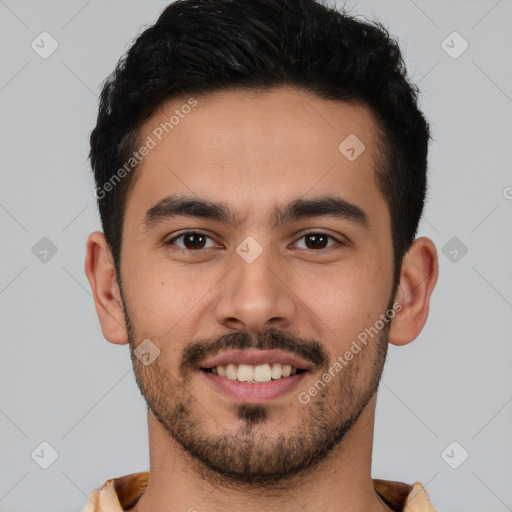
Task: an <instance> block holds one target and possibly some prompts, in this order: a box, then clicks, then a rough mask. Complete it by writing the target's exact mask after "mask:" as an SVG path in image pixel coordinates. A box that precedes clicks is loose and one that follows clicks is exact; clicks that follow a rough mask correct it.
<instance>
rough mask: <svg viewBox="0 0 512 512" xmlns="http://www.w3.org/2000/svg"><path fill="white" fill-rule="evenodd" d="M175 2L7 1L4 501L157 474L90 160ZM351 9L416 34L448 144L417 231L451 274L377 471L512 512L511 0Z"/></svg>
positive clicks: (0, 15) (1, 84)
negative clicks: (119, 316) (105, 313)
mask: <svg viewBox="0 0 512 512" xmlns="http://www.w3.org/2000/svg"><path fill="white" fill-rule="evenodd" d="M166 3H167V2H164V1H155V0H153V1H146V0H145V1H142V0H139V1H126V0H124V1H108V2H105V1H103V2H100V1H99V0H90V1H89V2H87V1H83V0H77V1H67V2H63V1H62V2H57V1H53V2H51V1H47V0H45V1H30V2H29V1H22V0H19V1H15V0H5V1H3V0H0V34H1V35H0V37H1V44H0V52H1V56H0V58H1V63H2V65H1V69H0V120H1V124H0V130H1V132H0V144H1V146H0V159H1V172H2V186H1V187H0V224H1V233H2V253H1V267H0V315H1V340H2V344H1V351H2V353H1V357H0V365H1V366H0V379H1V390H2V391H1V401H0V439H1V447H0V460H1V472H0V510H1V511H12V512H21V511H24V512H30V511H38V512H39V511H41V510H50V509H51V510H53V511H55V512H59V511H71V510H75V511H79V510H82V509H83V508H84V506H85V505H86V503H87V497H88V496H89V493H90V492H91V490H92V489H93V488H94V487H97V486H99V485H101V484H102V483H103V482H104V481H105V480H106V479H108V478H111V477H115V476H120V475H125V474H128V473H131V472H137V471H144V470H147V469H148V468H149V458H148V442H147V424H146V409H145V403H144V401H143V398H142V397H141V396H140V393H139V391H138V389H137V387H136V384H135V381H134V378H133V374H132V369H131V362H130V357H129V348H128V346H127V345H124V346H117V345H113V344H110V343H108V342H107V341H106V340H104V338H103V336H102V334H101V331H100V328H99V324H98V319H97V316H96V311H95V308H94V304H93V300H92V296H91V293H90V288H89V284H88V282H87V279H86V276H85V273H84V269H83V266H84V255H85V243H86V239H87V236H88V234H89V233H90V232H91V231H94V230H96V229H100V223H99V216H98V214H97V212H96V207H95V200H94V197H93V195H92V190H93V186H94V184H93V179H92V175H91V174H90V168H89V165H88V162H87V152H88V136H89V133H90V130H91V129H92V128H93V126H94V122H95V117H96V112H97V94H98V92H99V84H100V83H101V82H102V80H103V79H104V78H105V77H106V76H107V75H108V74H109V73H110V72H111V71H112V70H113V68H114V66H115V64H116V62H117V60H118V58H119V57H120V56H121V55H122V54H123V53H124V51H125V50H126V49H127V48H128V47H129V45H130V43H131V41H132V39H133V38H134V37H135V36H136V35H137V34H138V33H139V32H140V30H141V29H142V27H143V26H144V25H146V26H147V25H149V24H152V23H153V22H154V21H155V20H156V18H157V16H158V14H159V12H160V11H161V10H162V9H163V8H164V7H165V5H166ZM340 5H341V4H340ZM346 5H347V7H349V8H350V11H351V13H352V14H357V15H363V16H365V17H368V18H370V19H371V18H372V17H373V15H375V16H376V17H377V19H379V20H380V21H382V22H383V23H384V25H385V26H387V27H388V28H389V30H390V31H391V32H392V33H393V34H395V35H397V36H398V37H399V39H400V41H401V46H402V49H403V51H404V53H405V58H406V62H407V65H408V70H409V73H410V75H411V77H412V79H413V80H414V81H416V82H418V83H419V86H420V88H421V90H422V100H421V101H422V102H421V106H422V108H423V110H424V112H425V114H426V116H427V118H428V119H429V121H430V123H431V128H432V133H433V137H434V139H435V141H434V143H433V144H432V145H431V152H430V172H431V175H430V191H429V202H428V205H427V208H426V211H425V217H424V219H423V221H422V223H421V226H420V231H419V234H418V235H425V236H428V237H430V238H432V239H433V240H434V242H435V243H436V245H437V247H438V251H439V259H440V277H439V281H438V284H437V287H436V289H435V291H434V294H433V297H432V303H431V310H430V316H429V319H428V322H427V325H426V326H425V328H424V330H423V332H422V333H421V335H420V336H419V337H418V339H417V340H416V341H415V342H413V343H411V344H410V345H408V346H405V347H402V348H399V347H394V346H391V347H390V353H389V360H388V363H387V367H386V369H385V372H384V376H383V380H382V384H381V388H380V393H379V400H378V406H377V417H376V433H375V445H374V456H373V467H372V475H373V477H374V478H385V479H392V480H402V481H406V482H410V483H412V482H414V481H416V480H418V481H420V482H422V483H423V484H424V485H425V486H426V488H427V491H428V493H429V495H430V498H431V500H432V502H433V504H434V506H435V507H436V508H437V509H438V510H440V511H444V512H447V511H453V512H455V511H465V512H473V511H486V512H502V511H506V510H512V485H510V484H511V482H512V456H511V455H512V439H511V435H510V433H511V431H512V429H511V426H512V404H511V402H512V372H511V371H510V366H511V355H512V343H511V332H512V314H511V312H512V287H511V283H512V270H511V267H512V265H511V263H512V236H510V235H511V228H510V226H511V225H512V224H511V220H512V219H511V217H512V200H511V198H512V188H511V187H512V173H511V168H510V165H511V164H510V162H511V156H512V155H511V153H512V143H511V141H512V123H511V122H510V121H511V117H512V116H511V114H512V66H511V63H512V28H511V27H512V2H511V1H510V0H501V1H496V0H492V1H487V0H485V1H483V0H482V1H467V0H465V1H420V0H415V1H412V0H395V1H386V2H378V1H368V0H365V1H360V2H353V1H350V2H347V3H346ZM43 31H46V32H48V33H49V34H51V36H52V37H53V38H54V39H55V40H56V41H57V42H58V45H59V46H58V49H57V50H56V51H55V52H54V53H53V54H52V55H50V56H49V57H48V58H46V59H43V58H41V57H40V55H39V54H38V53H36V51H34V50H33V49H32V47H31V43H32V41H34V40H35V41H36V43H37V42H38V41H39V44H40V46H41V43H40V39H41V38H39V37H38V36H39V34H41V32H43ZM454 31H457V32H458V33H459V34H460V36H462V38H464V40H465V41H467V43H468V44H469V47H468V48H467V50H466V51H465V52H464V53H462V54H461V55H459V56H458V57H457V58H453V56H454V55H456V54H458V53H459V52H460V50H461V49H463V44H464V42H463V40H462V39H460V37H459V36H457V35H455V36H454V35H451V34H452V33H453V32H454ZM450 35H451V36H450ZM45 37H46V36H45ZM447 38H448V39H447ZM445 40H446V42H445V43H443V41H445ZM45 48H46V50H47V49H48V48H50V41H49V40H48V39H46V43H45ZM449 53H451V54H452V55H451V56H450V55H449ZM43 237H47V238H48V239H49V240H51V242H52V244H53V245H54V246H55V248H54V250H55V249H56V250H57V252H56V253H55V254H53V253H52V252H51V250H50V252H48V253H44V252H41V251H43V249H44V248H45V247H46V246H47V245H48V241H47V240H43V241H42V242H40V240H41V239H42V238H43ZM453 237H456V239H455V240H452V238H453ZM38 243H39V245H36V244H38ZM45 244H46V245H45ZM34 246H35V247H36V248H35V249H33V247H34ZM464 247H466V248H467V253H466V254H463V250H464ZM443 248H444V250H443ZM454 251H455V252H454ZM45 258H46V259H45ZM42 260H43V261H42ZM454 441H455V442H456V443H457V444H455V445H453V444H452V445H451V443H452V442H454ZM42 442H47V443H49V444H50V445H51V447H53V448H50V447H48V446H47V445H43V446H41V443H42ZM450 445H451V446H450ZM52 449H53V450H55V451H56V452H57V454H58V457H57V459H56V460H55V461H54V462H53V463H52V464H51V465H50V466H49V467H48V468H47V469H43V468H42V467H40V465H41V464H42V465H47V464H49V463H50V462H52V460H53V459H52ZM465 452H467V453H468V454H469V457H468V458H467V460H465V461H464V454H465ZM450 464H451V466H458V467H457V468H456V469H454V468H452V467H451V466H450ZM205 508H206V504H205Z"/></svg>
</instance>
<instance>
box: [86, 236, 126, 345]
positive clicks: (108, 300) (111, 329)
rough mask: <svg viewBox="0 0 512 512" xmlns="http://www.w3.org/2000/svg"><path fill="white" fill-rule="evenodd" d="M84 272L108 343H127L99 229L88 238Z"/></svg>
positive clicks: (111, 268)
mask: <svg viewBox="0 0 512 512" xmlns="http://www.w3.org/2000/svg"><path fill="white" fill-rule="evenodd" d="M85 273H86V274H87V279H88V280H89V284H90V285H91V289H92V294H93V297H94V303H95V305H96V312H97V314H98V318H99V321H100V325H101V331H102V333H103V336H105V338H106V339H107V340H108V341H110V342H111V343H116V344H119V345H123V344H125V343H128V331H127V329H126V324H125V318H124V310H123V303H122V300H121V293H120V291H119V286H118V285H117V281H116V270H115V266H114V260H113V258H112V254H111V251H110V248H109V246H108V244H107V241H106V239H105V235H104V234H103V233H102V232H101V231H95V232H94V233H91V234H90V235H89V238H88V240H87V253H86V257H85Z"/></svg>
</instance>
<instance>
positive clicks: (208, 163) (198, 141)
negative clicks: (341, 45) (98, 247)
mask: <svg viewBox="0 0 512 512" xmlns="http://www.w3.org/2000/svg"><path fill="white" fill-rule="evenodd" d="M191 105H192V106H191ZM149 141H151V142H149ZM377 144H378V128H377V124H376V119H375V117H374V115H373V114H372V112H371V111H370V109H369V108H367V107H366V106H364V105H361V104H348V103H344V102H335V101H331V100H323V99H320V98H318V97H316V96H314V95H312V94H310V93H306V92H304V91H300V90H297V89H294V88H290V87H281V88H278V89H273V90H267V91H263V92H261V91H248V90H229V91H216V92H214V93H210V94H208V95H205V96H192V97H189V96H182V97H179V98H178V97H177V98H173V99H172V100H169V101H167V102H165V103H164V104H163V105H162V106H161V107H160V108H159V109H158V110H157V111H156V112H155V114H154V115H153V116H152V117H151V118H150V119H149V120H148V121H147V122H146V123H144V125H143V126H142V127H141V131H140V136H139V145H141V146H142V145H147V146H148V147H149V146H151V149H150V150H149V151H147V154H146V155H145V156H144V157H143V158H142V159H141V162H140V164H139V167H138V168H137V170H136V171H135V172H136V173H137V174H138V176H137V179H136V182H135V185H134V187H133V190H132V191H131V193H130V196H129V198H128V201H127V204H126V214H127V215H136V216H137V218H139V219H142V218H143V217H144V214H145V212H146V210H147V209H149V208H150V207H151V206H153V205H154V204H156V203H157V202H158V201H159V200H161V199H162V198H163V197H165V196H167V195H169V194H175V193H179V194H182V195H187V196H191V195H196V196H198V197H201V198H208V199H210V200H211V201H217V202H223V203H230V204H231V205H232V208H233V210H235V211H236V212H237V213H238V215H239V216H240V218H243V219H245V220H247V221H248V222H250V221H251V220H253V221H256V219H260V218H262V219H263V216H265V218H266V219H268V218H269V216H268V212H269V211H270V209H273V208H275V205H276V204H282V205H283V206H284V205H286V204H288V202H289V201H291V200H293V199H297V198H300V197H307V196H311V197H313V196H319V195H327V194H331V195H332V194H333V193H336V195H338V196H342V197H343V198H344V199H346V200H347V201H349V202H351V203H354V204H357V205H359V206H361V208H364V209H365V210H368V211H369V214H370V216H371V215H372V214H371V211H372V210H373V211H374V214H375V215H382V213H383V211H382V210H387V205H386V203H385V201H384V198H383V197H382V195H381V193H380V191H379V189H378V186H377V181H376V170H377V168H378V165H379V164H378V162H379V152H378V146H377ZM379 212H380V213H379Z"/></svg>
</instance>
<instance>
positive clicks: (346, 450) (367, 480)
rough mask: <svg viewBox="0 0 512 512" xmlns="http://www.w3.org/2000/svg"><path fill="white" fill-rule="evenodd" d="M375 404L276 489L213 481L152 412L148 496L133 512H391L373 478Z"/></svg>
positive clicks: (373, 402) (368, 406)
mask: <svg viewBox="0 0 512 512" xmlns="http://www.w3.org/2000/svg"><path fill="white" fill-rule="evenodd" d="M375 400H376V395H375V396H374V397H373V398H372V400H370V402H369V403H368V404H367V406H366V407H365V409H364V410H363V412H362V413H361V415H360V416H359V418H358V420H357V422H356V423H355V424H354V426H353V427H352V429H351V430H350V431H349V432H348V433H347V434H346V436H345V438H344V439H343V440H342V442H341V443H340V444H339V445H338V446H337V447H336V448H335V449H334V450H333V451H332V452H331V453H330V455H329V456H328V457H327V459H326V460H325V461H323V462H321V463H319V464H318V465H316V466H315V467H314V468H312V469H311V471H308V474H299V475H295V476H294V477H292V478H290V479H288V480H286V481H285V482H279V483H276V484H275V485H274V486H273V487H272V488H269V487H266V488H261V487H252V486H250V485H245V486H243V487H242V486H241V485H240V484H233V483H232V482H229V481H226V480H223V479H222V478H221V477H219V476H218V475H213V474H211V475H210V477H211V478H210V477H209V476H208V471H205V470H204V468H199V466H198V464H199V463H198V462H197V461H195V460H191V457H190V455H188V454H187V453H185V452H184V450H183V448H182V447H181V446H180V445H178V443H176V442H175V441H174V439H171V438H170V437H169V435H168V433H167V432H166V431H165V429H163V427H162V426H161V424H160V423H159V422H158V420H156V418H155V417H154V416H153V414H152V413H151V411H149V412H148V430H149V444H150V472H149V473H150V476H149V481H148V485H147V488H146V490H145V492H144V494H143V495H142V497H141V498H140V499H139V501H138V502H137V504H136V505H135V507H133V508H132V509H130V511H131V512H151V511H153V510H159V511H162V512H183V511H190V512H194V511H199V512H201V511H205V510H222V511H223V512H236V511H238V510H245V511H247V512H253V511H254V512H255V511H261V510H274V509H275V510H280V511H282V512H292V511H293V512H296V511H297V509H299V510H300V509H304V510H308V511H311V512H313V511H317V510H318V511H320V510H321V511H322V512H348V511H352V512H353V511H356V510H357V511H359V510H361V511H362V510H364V511H365V512H383V511H390V510H391V509H390V508H389V507H387V506H386V505H385V504H384V502H383V501H382V499H381V498H380V497H379V496H378V494H377V493H376V492H375V489H374V487H373V481H372V478H371V454H372V443H373V427H374V417H375V403H376V402H375Z"/></svg>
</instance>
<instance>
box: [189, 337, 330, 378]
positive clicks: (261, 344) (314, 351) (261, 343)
mask: <svg viewBox="0 0 512 512" xmlns="http://www.w3.org/2000/svg"><path fill="white" fill-rule="evenodd" d="M249 348H252V349H259V350H282V351H284V352H289V353H291V354H294V355H296V356H299V357H302V358H303V359H305V360H307V361H310V362H311V363H313V365H314V366H315V369H316V370H320V369H321V368H326V367H327V366H328V363H329V356H328V354H327V351H326V350H325V348H324V347H323V345H321V344H320V343H319V342H318V341H316V340H314V339H302V338H299V337H297V336H295V335H294V334H291V333H286V332H283V331H280V330H279V329H275V328H272V329H268V330H267V331H265V332H262V333H258V334H254V335H252V334H251V333H248V332H246V331H236V332H231V333H227V334H224V335H222V336H220V337H219V338H216V339H203V340H197V341H194V342H192V343H189V344H188V345H187V347H186V348H185V349H184V350H183V354H182V357H181V362H180V365H179V372H180V374H181V375H182V376H185V375H186V374H187V372H188V371H191V370H195V369H197V368H200V366H201V365H200V363H201V362H203V361H204V360H205V359H207V358H209V357H211V356H214V355H216V354H218V353H219V352H224V351H226V350H229V349H231V350H246V349H249Z"/></svg>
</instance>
